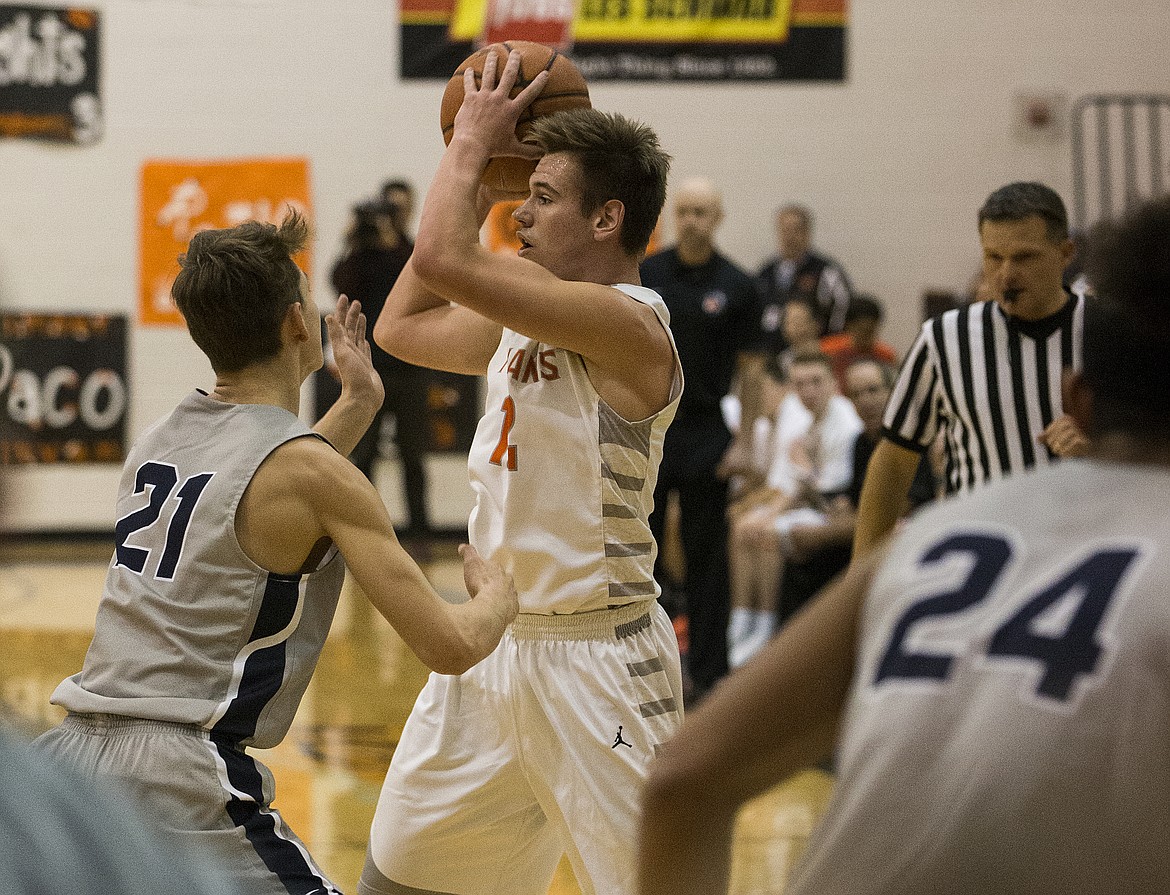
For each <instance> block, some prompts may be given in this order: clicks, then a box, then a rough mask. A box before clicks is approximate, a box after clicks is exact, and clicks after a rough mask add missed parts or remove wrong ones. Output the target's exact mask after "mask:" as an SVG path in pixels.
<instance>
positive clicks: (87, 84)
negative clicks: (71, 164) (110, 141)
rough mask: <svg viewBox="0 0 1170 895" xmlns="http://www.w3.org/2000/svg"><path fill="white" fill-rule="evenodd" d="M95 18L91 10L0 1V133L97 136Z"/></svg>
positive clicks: (67, 138) (81, 139) (74, 139)
mask: <svg viewBox="0 0 1170 895" xmlns="http://www.w3.org/2000/svg"><path fill="white" fill-rule="evenodd" d="M99 22H100V19H99V17H98V13H97V10H93V9H80V8H78V7H51V6H13V5H11V4H7V3H2V4H0V137H29V138H36V139H41V140H54V141H59V142H63V143H93V142H95V141H96V140H97V139H98V138H99V137H100V136H101V133H102V106H101V93H100V92H99V89H98V86H99V85H98V75H99V69H100V67H101V66H100V56H99V51H100V48H101V40H100V38H101V31H100V28H99Z"/></svg>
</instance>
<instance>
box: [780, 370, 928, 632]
mask: <svg viewBox="0 0 1170 895" xmlns="http://www.w3.org/2000/svg"><path fill="white" fill-rule="evenodd" d="M893 384H894V370H893V369H891V368H890V367H889V366H887V365H885V364H882V363H879V362H878V361H876V360H873V359H872V358H866V359H862V360H858V361H854V362H853V363H852V364H850V365H849V368H848V369H847V370H846V371H845V394H846V395H847V396H848V398H849V400H850V401H852V402H853V406H854V408H855V409H856V410H857V415H858V416H859V417H860V418H861V424H862V426H863V428H862V430H861V432H859V433H858V435H857V438H856V440H855V441H854V443H853V472H852V481H851V482H850V485H849V488H848V490H847V491H846V492H845V494H843V495H841V496H839V497H838V498H836V499H835V500H833V501H831V502H830V503H829V505H828V507H827V508H826V510H825V512H824V514H823V516H822V518H821V519H806V520H804V521H802V522H799V523H797V524H795V525H793V526H792V527H791V528H790V529H789V530H788V531H787V537H786V538H783V539H782V540H781V544H780V548H781V551H782V552H783V553H784V558H785V560H786V561H787V564H786V569H785V573H784V585H783V587H782V588H781V592H780V594H779V597H778V602H779V623H780V624H783V623H784V622H786V621H787V620H788V619H789V618H791V617H792V616H793V615H794V614H795V613H796V611H797V610H798V609H800V608H801V606H803V605H804V604H805V602H807V600H808V599H809V597H811V596H812V595H813V594H815V593H816V592H817V591H818V590H820V589H821V588H822V587H824V586H825V585H826V584H828V583H829V581H831V580H832V579H833V578H834V577H835V576H836V575H837V574H838V573H840V572H841V571H843V570H844V569H845V567H846V566H847V565H848V564H849V561H850V559H851V557H852V552H853V549H852V548H853V530H854V527H855V526H856V523H857V505H858V503H859V502H860V500H861V486H862V483H863V482H864V481H865V470H866V467H867V466H868V465H869V458H870V456H871V455H872V454H873V449H874V447H875V446H876V445H877V443H878V438H879V437H880V436H881V431H882V412H883V411H884V410H885V407H886V402H887V401H888V400H889V398H890V389H891V388H892V387H893ZM936 493H937V489H936V484H935V476H934V474H933V472H932V470H931V463H930V455H929V454H924V455H923V458H922V462H921V463H920V464H919V467H918V472H917V475H916V476H915V478H914V484H913V485H912V486H911V488H910V506H911V509H912V510H913V509H917V508H918V507H919V506H921V505H922V504H924V503H927V502H929V501H930V500H932V499H934V497H935V494H936Z"/></svg>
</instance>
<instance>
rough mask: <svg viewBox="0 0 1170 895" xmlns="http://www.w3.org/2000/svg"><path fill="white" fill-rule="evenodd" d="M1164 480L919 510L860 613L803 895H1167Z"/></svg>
mask: <svg viewBox="0 0 1170 895" xmlns="http://www.w3.org/2000/svg"><path fill="white" fill-rule="evenodd" d="M1167 507H1170V470H1167V469H1165V468H1164V467H1163V468H1159V467H1152V466H1136V465H1121V464H1107V463H1100V462H1089V461H1070V462H1065V463H1062V464H1060V465H1059V466H1055V467H1050V468H1046V469H1044V470H1041V471H1036V472H1032V473H1024V474H1021V475H1017V476H1014V477H1013V478H1011V479H1009V480H1006V481H1002V482H998V483H994V484H992V485H990V486H989V487H988V488H986V489H984V490H981V491H979V492H978V493H976V494H974V495H971V496H969V497H966V498H962V499H957V500H952V501H947V502H944V503H943V504H941V505H938V506H936V507H933V508H930V509H928V510H924V511H923V512H922V513H921V514H920V515H919V516H918V517H917V518H916V519H915V520H914V521H912V522H911V523H909V524H908V526H907V527H906V529H905V531H904V533H903V535H902V536H901V537H899V538H898V539H897V540H896V541H895V542H894V544H893V546H892V548H891V552H890V555H889V558H888V560H887V561H886V563H885V564H884V565H883V567H882V569H881V570H880V572H879V573H878V574H877V576H876V578H875V581H874V584H873V587H872V589H871V592H870V595H869V597H868V599H867V601H866V603H865V607H864V611H863V614H862V619H861V625H860V630H859V641H858V642H859V653H858V660H857V665H856V669H855V676H854V681H853V689H852V692H851V695H850V699H849V703H848V708H847V712H846V716H845V720H844V725H843V728H842V734H841V739H840V742H839V746H840V752H839V756H838V766H839V775H838V781H837V785H836V789H835V792H834V796H833V798H832V800H831V802H830V806H829V809H828V811H827V812H826V815H825V818H824V820H823V821H822V824H821V826H820V828H819V829H818V831H817V833H816V834H815V835H814V837H813V840H812V842H811V843H810V846H809V849H808V851H807V853H806V855H805V859H804V862H803V864H802V866H801V869H800V870H798V877H797V881H796V882H795V885H794V886H793V888H792V892H793V893H796V895H803V893H812V892H815V893H818V895H831V893H845V892H848V893H864V892H874V893H877V892H897V893H900V895H912V893H928V892H929V893H935V892H948V893H964V892H970V893H977V892H978V893H984V892H996V893H1028V895H1044V893H1058V892H1059V893H1068V892H1078V893H1105V892H1116V893H1126V895H1132V893H1136V892H1170V526H1168V525H1167V521H1166V520H1167V516H1166V514H1167Z"/></svg>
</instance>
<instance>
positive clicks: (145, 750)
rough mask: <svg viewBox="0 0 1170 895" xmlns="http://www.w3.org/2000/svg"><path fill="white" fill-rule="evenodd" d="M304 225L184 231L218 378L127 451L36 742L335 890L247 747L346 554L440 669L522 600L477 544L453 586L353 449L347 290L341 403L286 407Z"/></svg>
mask: <svg viewBox="0 0 1170 895" xmlns="http://www.w3.org/2000/svg"><path fill="white" fill-rule="evenodd" d="M307 235H308V227H307V225H306V224H305V222H304V220H303V219H302V218H301V217H300V216H299V215H296V214H295V213H294V214H291V215H290V216H289V217H288V218H286V220H285V222H284V223H283V224H282V225H281V226H280V227H279V228H277V227H275V226H273V225H271V224H258V223H255V222H250V223H246V224H242V225H240V226H239V227H235V228H232V229H230V230H212V231H207V232H204V233H200V234H198V235H197V236H195V237H194V238H193V239H192V240H191V245H190V247H189V248H188V251H187V254H186V255H185V256H184V258H183V259H181V265H182V270H181V271H180V273H179V275H178V277H177V279H176V280H175V286H174V296H175V302H176V304H177V305H178V307H179V309H180V310H181V311H182V312H183V315H184V317H185V318H186V321H187V326H188V329H189V330H190V332H191V335H192V337H193V338H194V340H195V342H196V343H197V344H198V345H199V347H200V348H201V349H202V350H203V352H204V353H205V354H206V355H207V357H208V359H209V360H210V361H211V365H212V367H213V369H214V370H215V374H216V383H215V388H214V390H213V391H211V392H210V393H207V392H203V391H201V390H200V391H197V392H195V393H194V394H192V395H190V396H188V397H187V398H186V399H185V400H184V401H182V402H181V403H180V404H179V406H178V407H177V408H176V409H175V410H174V411H173V412H172V413H171V414H170V415H169V416H167V417H166V418H164V419H163V420H161V421H159V422H158V423H156V424H155V425H154V426H152V427H151V428H150V429H149V430H148V431H147V432H145V433H143V435H142V437H141V438H140V439H139V440H138V441H137V442H136V444H135V445H134V448H133V449H132V450H131V452H130V455H129V457H128V458H127V462H126V466H125V469H124V472H123V476H122V483H121V486H120V489H119V497H118V523H117V527H116V540H117V544H116V550H115V555H114V558H113V562H112V563H111V566H110V570H109V573H108V574H107V576H106V583H105V588H104V591H103V593H102V599H101V603H100V605H99V608H98V617H97V622H96V629H95V633H94V639H93V642H92V643H91V645H90V648H89V651H88V653H87V654H86V658H85V664H84V667H83V668H82V670H81V671H80V672H78V673H77V674H75V675H73V676H72V677H70V678H68V679H67V680H65V681H64V682H63V683H62V684H61V685H60V686H59V687H58V688H57V690H56V691H55V692H54V694H53V702H55V703H57V704H58V705H61V706H63V707H64V708H66V709H67V710H68V712H69V714H68V716H67V717H66V719H65V720H64V721H63V722H62V723H61V724H60V725H59V726H58V727H56V728H54V729H52V730H50V731H48V732H47V733H46V734H44V735H43V736H42V737H41V738H40V739H39V740H37V745H38V747H39V748H40V749H43V750H44V751H46V752H48V753H51V754H53V755H55V756H57V757H58V758H60V759H61V760H63V761H65V762H68V763H70V764H72V765H74V766H75V767H77V768H78V769H80V770H81V771H82V772H83V773H85V774H87V775H91V776H93V777H97V778H100V779H102V780H105V781H109V782H110V783H112V784H113V785H114V787H115V788H116V790H117V791H118V792H119V793H121V794H123V795H125V796H127V797H128V798H130V799H132V800H133V801H134V802H136V803H137V804H138V805H139V806H140V807H141V809H142V811H143V814H144V816H145V817H147V818H148V819H149V820H150V822H151V823H152V825H154V826H157V827H158V828H159V829H160V830H161V831H162V832H163V833H164V834H166V835H168V836H173V837H175V839H177V840H178V841H180V842H181V843H182V844H183V846H184V847H186V846H192V847H193V848H195V849H197V850H198V852H197V853H198V854H199V855H200V859H201V860H206V861H210V862H214V863H215V864H216V865H217V866H219V867H220V868H222V869H223V871H224V872H225V873H227V874H229V875H230V877H231V878H233V879H234V880H235V881H236V882H237V883H238V884H239V886H240V888H241V890H243V891H247V892H251V893H271V895H284V893H293V895H301V893H306V895H307V893H310V892H336V889H335V888H334V887H333V886H332V884H331V883H330V882H329V881H328V880H327V879H326V878H325V877H324V876H323V875H322V873H321V871H320V869H319V868H318V867H317V866H316V865H315V864H314V862H313V860H312V858H311V857H310V856H309V854H308V852H307V851H306V850H305V848H304V846H303V844H302V843H301V842H300V840H299V839H298V838H297V837H296V835H295V834H293V833H292V831H291V830H289V829H288V828H287V826H285V824H284V822H283V821H282V820H281V818H280V815H279V814H278V813H277V812H276V810H275V809H274V808H273V807H272V805H271V802H272V798H273V791H272V790H273V780H272V775H271V774H270V773H269V772H268V770H267V769H266V768H265V767H264V766H263V765H262V764H260V763H259V762H258V761H256V759H255V758H253V757H252V756H251V755H249V754H248V751H247V749H248V747H249V746H257V747H263V748H269V747H272V746H275V745H276V744H277V743H279V742H280V741H281V739H283V738H284V735H285V734H286V733H287V731H288V729H289V725H290V724H291V723H292V720H293V716H294V715H295V713H296V710H297V706H298V705H299V703H300V700H301V697H302V696H303V694H304V692H305V688H306V687H307V686H308V683H309V679H310V677H311V676H312V673H313V669H314V667H315V666H316V663H317V657H318V656H319V655H320V652H321V649H322V647H323V645H324V643H325V637H326V635H327V633H328V631H329V626H330V624H331V622H332V619H333V613H334V610H335V609H336V607H337V599H338V595H339V593H340V590H341V585H342V581H343V579H344V575H345V565H344V563H343V561H342V557H343V556H344V558H345V560H346V561H348V563H349V568H350V570H351V571H352V573H353V576H354V578H355V579H356V581H357V583H358V584H359V585H360V586H361V587H362V589H363V591H364V592H365V593H366V594H367V595H368V596H369V598H370V600H371V602H372V603H373V604H374V605H375V607H376V608H377V609H378V610H379V611H380V612H381V613H382V614H383V615H384V616H385V617H386V619H387V620H388V621H389V622H390V623H391V624H392V625H394V627H395V628H396V629H397V630H398V632H399V633H400V634H401V635H402V637H403V639H404V640H405V641H406V642H407V644H409V645H410V646H411V647H412V649H414V650H415V652H416V653H417V654H418V655H419V656H420V658H422V659H423V661H424V662H426V663H427V664H428V665H430V666H431V667H432V668H434V669H437V670H439V671H444V672H458V671H462V670H463V669H465V668H467V667H469V666H470V665H472V664H473V663H474V662H476V661H478V660H479V659H481V658H483V657H484V656H485V655H487V654H488V653H489V652H490V651H491V649H492V648H493V647H494V646H495V645H496V643H497V642H498V641H499V639H500V636H501V635H502V633H503V630H504V627H505V625H506V624H507V623H508V622H509V621H510V620H511V618H512V617H513V616H514V615H515V613H516V609H517V604H516V595H515V591H514V590H513V589H512V587H511V581H510V580H509V578H508V576H506V575H505V574H504V572H503V571H502V570H501V569H500V568H499V567H498V566H496V565H494V564H486V563H484V562H483V561H482V560H480V559H479V558H478V556H477V554H475V552H474V551H471V550H469V551H468V552H467V553H466V555H465V578H466V581H467V585H468V588H469V590H470V592H471V593H472V595H473V596H475V599H473V600H472V601H471V602H469V603H466V604H463V605H459V606H455V605H451V604H449V603H447V602H446V601H445V600H443V599H442V598H441V597H440V596H439V595H438V594H437V593H436V592H435V591H434V590H433V589H432V588H431V586H430V585H429V584H428V583H427V580H426V578H425V577H424V576H423V574H422V571H421V570H420V569H419V568H418V567H417V566H416V565H415V564H414V563H413V561H411V559H410V558H409V556H407V554H406V552H405V551H404V550H403V549H402V547H401V546H399V544H398V542H397V540H396V539H395V537H394V530H393V528H392V527H391V524H390V519H389V516H388V515H387V513H386V509H385V507H384V506H383V505H382V502H381V500H380V498H379V497H378V494H377V492H376V491H375V490H374V488H373V486H371V485H370V484H369V482H368V481H367V480H366V478H365V477H364V476H363V475H362V474H361V473H360V472H359V471H358V470H357V468H356V467H354V466H353V464H351V463H350V462H349V461H348V460H346V454H347V453H348V452H349V451H351V450H352V449H353V446H354V444H356V442H357V440H358V438H359V437H360V436H361V434H362V432H363V430H364V429H365V427H366V426H368V425H369V423H370V420H371V419H372V418H373V415H374V411H375V410H376V408H377V407H378V406H380V405H381V403H382V386H381V381H380V379H379V378H378V377H377V375H376V374H375V373H374V370H373V365H372V363H371V361H370V349H369V345H368V344H367V343H366V341H365V318H364V316H363V315H362V314H361V311H360V308H359V307H358V306H357V305H356V303H355V304H353V305H350V304H349V303H348V302H347V301H346V299H345V297H344V296H342V297H341V298H340V299H339V300H338V304H337V311H336V314H335V315H331V316H330V318H329V335H330V340H331V342H332V344H333V350H334V358H335V361H336V363H337V366H338V370H339V371H340V373H341V380H342V390H341V391H342V394H341V398H340V399H339V401H338V402H337V404H335V405H334V407H333V409H331V410H330V412H329V413H328V414H326V416H325V417H324V418H323V419H322V420H321V421H320V423H318V425H317V427H316V431H314V430H312V429H310V428H309V427H308V426H307V425H305V424H304V423H303V422H301V421H300V419H299V418H298V417H297V409H298V401H299V397H300V388H301V384H302V383H303V382H304V380H305V378H306V377H307V376H308V375H309V374H310V373H311V372H312V371H314V370H316V369H317V368H318V367H320V366H321V362H322V352H321V321H320V317H319V314H318V311H317V308H316V306H315V305H314V304H313V302H312V301H310V299H309V294H308V281H307V280H306V278H305V276H304V274H303V273H301V271H300V270H299V269H298V268H297V266H296V264H295V263H294V262H293V260H292V255H293V254H294V253H295V252H296V251H298V250H299V249H300V247H301V246H302V245H303V244H304V242H305V240H306V238H307ZM339 554H340V555H339ZM176 854H179V853H178V852H176Z"/></svg>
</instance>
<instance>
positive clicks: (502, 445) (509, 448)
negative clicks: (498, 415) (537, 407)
mask: <svg viewBox="0 0 1170 895" xmlns="http://www.w3.org/2000/svg"><path fill="white" fill-rule="evenodd" d="M500 411H501V412H502V413H503V414H504V422H503V424H502V425H501V426H500V440H499V441H497V442H496V449H495V450H494V451H492V455H491V457H490V458H489V462H491V463H492V464H493V465H495V466H506V468H507V469H509V470H511V471H512V472H515V471H516V445H514V444H508V436H509V435H511V434H512V427H513V426H514V425H516V402H515V401H513V400H512V396H511V395H508V397H506V398H504V403H503V405H502V406H501V407H500ZM505 460H506V461H507V462H506V463H505Z"/></svg>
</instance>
